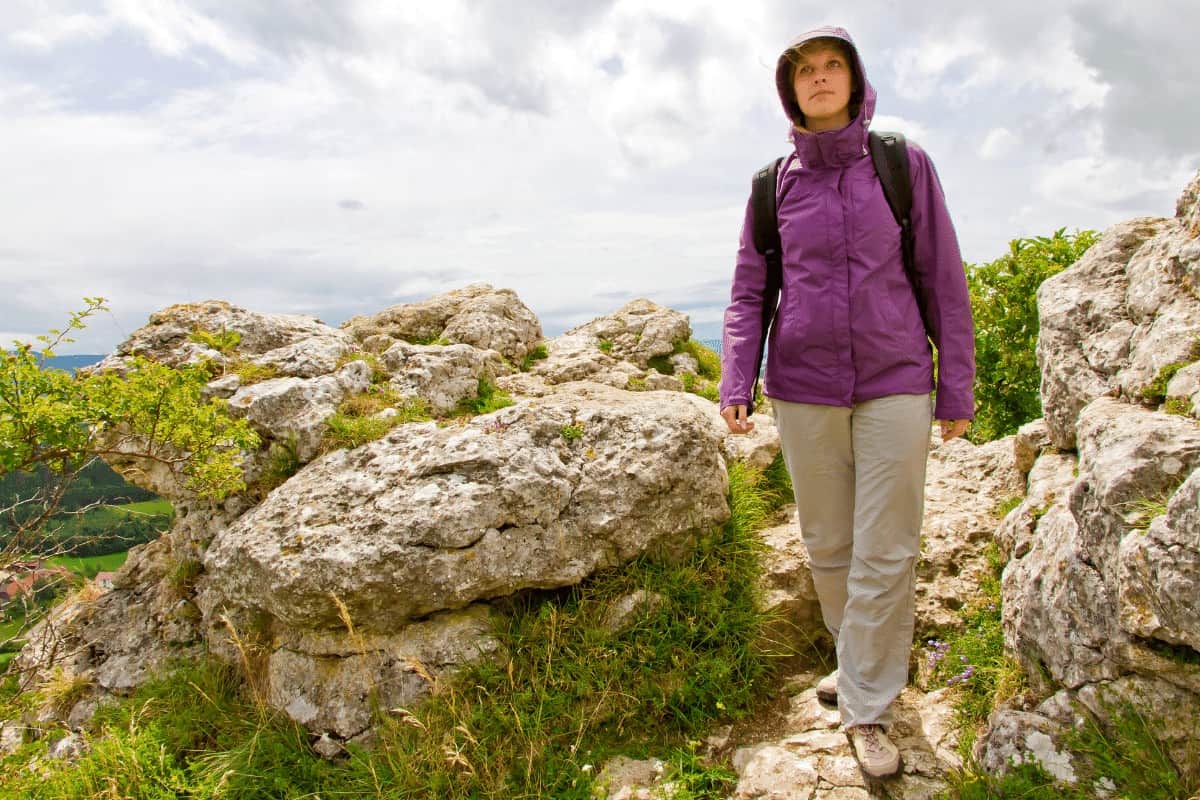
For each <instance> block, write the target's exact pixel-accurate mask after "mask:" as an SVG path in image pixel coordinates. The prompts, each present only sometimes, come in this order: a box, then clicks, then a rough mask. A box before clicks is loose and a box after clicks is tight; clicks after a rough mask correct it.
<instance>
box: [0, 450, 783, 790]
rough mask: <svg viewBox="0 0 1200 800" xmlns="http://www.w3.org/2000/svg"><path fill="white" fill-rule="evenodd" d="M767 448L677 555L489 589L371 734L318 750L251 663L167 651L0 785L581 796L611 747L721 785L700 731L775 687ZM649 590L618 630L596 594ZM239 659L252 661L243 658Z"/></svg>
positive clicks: (24, 754) (28, 750)
mask: <svg viewBox="0 0 1200 800" xmlns="http://www.w3.org/2000/svg"><path fill="white" fill-rule="evenodd" d="M785 479H786V473H784V472H783V471H782V467H781V466H780V465H779V464H776V465H773V466H772V467H771V468H770V469H768V470H766V471H765V472H761V471H758V470H755V469H753V468H751V467H748V466H746V465H744V464H740V463H733V464H731V465H730V468H729V481H730V498H729V499H730V504H731V508H732V510H733V516H732V518H731V519H730V520H729V522H728V523H727V524H725V525H724V526H722V527H721V528H720V529H719V530H714V531H710V532H708V533H707V534H706V535H704V536H702V537H701V540H700V541H699V543H698V544H697V546H696V548H695V549H694V551H693V552H692V553H691V554H690V555H688V556H687V557H685V558H682V559H681V560H678V561H666V560H659V559H656V558H654V557H651V556H648V555H647V556H642V557H639V558H637V559H634V560H633V561H631V562H629V563H627V564H625V565H623V566H621V567H618V568H614V569H610V570H606V571H604V572H601V573H599V574H597V575H595V576H593V577H592V578H590V579H589V580H587V581H585V582H584V583H582V584H580V585H578V586H574V587H570V588H565V589H560V590H554V591H528V592H523V593H520V594H518V595H515V596H512V597H510V598H507V599H506V600H503V601H500V602H498V603H497V604H496V608H497V612H498V613H497V615H496V620H497V622H496V627H495V631H494V634H495V636H496V637H497V638H498V640H499V642H500V644H501V648H500V650H499V651H498V652H499V653H500V654H501V655H499V656H498V657H496V658H494V659H491V660H487V661H484V662H481V663H479V664H477V665H475V666H472V667H469V668H466V669H464V670H463V671H462V672H461V673H459V675H458V676H457V677H456V678H454V679H452V680H447V681H445V682H442V681H439V682H437V683H435V685H434V687H433V688H434V694H433V696H432V697H431V698H430V699H429V700H428V701H427V702H425V703H424V704H422V705H420V706H417V707H414V708H412V709H392V710H389V709H381V710H380V714H381V716H380V719H379V723H378V741H377V744H376V745H375V747H374V749H373V750H371V751H365V750H361V749H358V748H356V747H354V746H350V748H349V753H348V757H347V758H346V759H345V760H343V761H340V762H336V763H331V762H327V761H324V760H323V759H321V758H319V757H317V756H315V755H314V754H313V753H312V751H311V749H310V746H309V744H308V738H309V737H308V734H307V732H305V731H304V730H303V729H301V728H300V727H299V726H297V725H295V724H294V723H292V722H290V721H289V720H288V719H287V718H286V717H284V716H283V715H282V714H279V713H277V712H274V711H272V710H271V709H269V708H267V707H266V706H265V704H264V703H263V702H262V701H261V693H260V692H261V690H259V691H256V686H257V684H256V683H255V682H254V681H249V680H246V678H247V673H246V672H244V671H238V670H235V669H233V668H230V667H228V666H224V665H221V664H218V663H215V662H202V663H190V664H182V665H179V666H177V667H176V668H174V669H172V670H171V671H169V672H168V673H166V674H164V675H163V676H161V677H158V678H156V679H154V680H152V681H150V682H149V683H147V684H144V685H143V686H142V687H140V688H139V689H138V690H137V691H136V692H135V693H134V694H133V695H132V696H131V697H129V698H126V699H123V700H121V701H120V702H119V703H118V704H117V705H115V706H113V707H110V708H105V709H102V710H101V711H100V712H98V713H97V715H96V717H95V719H94V720H93V723H92V730H91V731H90V733H89V741H90V743H91V748H90V751H89V752H88V753H87V754H86V755H85V756H83V757H82V758H80V759H79V761H78V762H76V763H75V764H61V763H54V764H45V762H44V761H42V762H40V764H45V769H46V770H47V773H46V774H45V775H42V774H41V770H42V766H41V765H40V764H39V763H38V762H34V767H33V768H31V767H30V766H29V765H30V763H31V759H35V758H40V757H41V754H43V753H44V752H45V748H46V741H45V740H42V741H39V742H34V743H29V744H26V745H25V746H23V747H22V748H21V749H20V750H19V751H18V752H17V753H16V754H14V755H13V756H11V757H9V758H7V759H5V760H3V761H0V798H5V799H7V798H14V799H15V798H21V799H22V800H25V799H26V798H29V800H39V798H56V799H57V798H84V797H98V798H126V797H129V798H134V797H136V798H154V799H155V800H157V798H164V799H165V798H168V797H208V798H217V797H222V798H225V797H228V798H234V797H237V798H243V797H245V798H301V797H304V798H315V797H327V798H336V797H355V798H432V797H437V798H439V799H440V798H446V799H447V800H455V799H462V800H465V799H466V798H472V799H473V800H500V799H501V798H504V799H505V800H508V798H524V799H525V800H537V799H540V798H545V799H546V800H550V799H551V798H553V799H554V800H591V798H592V797H593V795H592V790H593V784H594V780H595V779H594V776H595V773H596V771H597V770H598V769H599V767H600V765H601V764H602V763H603V761H604V760H605V759H607V758H608V757H611V756H613V755H616V754H625V755H629V756H632V757H635V758H639V757H645V756H646V755H648V754H650V753H651V752H654V753H657V754H663V753H667V758H666V760H667V762H668V768H667V772H666V775H665V777H666V779H668V780H672V781H674V782H675V783H676V784H677V786H678V787H679V792H680V793H679V794H677V795H675V797H676V798H679V800H717V798H722V797H725V796H727V795H728V792H729V790H730V789H731V787H732V785H733V781H734V775H733V773H732V771H731V770H729V769H728V768H727V767H725V766H722V765H717V764H710V763H707V762H706V761H705V760H704V759H703V758H701V757H700V756H699V755H698V754H697V752H696V747H697V744H698V743H697V739H698V738H699V737H700V736H701V735H702V734H703V733H704V732H705V731H706V730H707V729H708V728H709V727H711V725H712V724H713V723H714V722H716V721H718V720H722V721H723V720H730V719H737V718H740V717H744V716H746V715H747V714H749V713H751V712H752V711H753V710H754V709H755V708H756V707H757V705H758V704H759V703H761V702H762V701H763V700H764V699H766V697H767V696H768V695H769V694H770V693H771V691H773V687H774V684H775V681H774V680H773V675H774V673H773V669H774V665H775V664H777V663H778V659H777V656H778V655H780V654H779V653H777V652H776V651H775V650H774V649H773V646H772V645H771V644H770V643H768V642H766V641H765V639H764V636H763V633H764V631H765V630H766V629H767V626H768V625H769V623H770V621H771V620H769V619H768V618H767V617H766V616H765V615H764V614H763V613H762V612H761V611H760V610H759V606H758V599H759V598H758V588H757V587H758V576H759V570H760V567H759V558H760V555H761V550H762V544H761V542H760V541H759V540H758V538H757V536H756V535H755V533H756V531H757V529H758V528H759V527H761V526H762V525H763V524H764V523H765V522H766V520H767V519H768V518H769V516H770V514H771V512H772V511H773V510H774V508H776V507H778V505H779V504H780V503H782V502H783V501H784V500H785V499H786V497H787V496H788V494H789V492H790V489H788V490H785V488H784V485H783V482H784V481H785ZM645 588H649V589H652V590H653V591H654V592H656V593H658V594H660V595H661V596H663V597H664V598H665V602H663V603H662V604H661V605H659V606H657V607H655V608H653V609H647V610H646V611H645V612H644V613H643V616H642V617H640V618H639V619H637V620H636V621H635V622H634V623H633V624H632V625H630V626H627V627H625V628H623V629H622V630H621V631H618V632H612V631H610V630H607V629H606V628H605V626H604V625H603V619H604V617H605V614H606V612H607V610H608V609H609V608H610V607H611V606H612V604H613V603H614V602H615V601H616V600H618V599H619V598H621V597H624V596H626V595H628V594H629V593H631V592H633V591H636V590H638V589H645ZM246 662H247V665H249V664H252V663H253V659H252V658H247V660H246Z"/></svg>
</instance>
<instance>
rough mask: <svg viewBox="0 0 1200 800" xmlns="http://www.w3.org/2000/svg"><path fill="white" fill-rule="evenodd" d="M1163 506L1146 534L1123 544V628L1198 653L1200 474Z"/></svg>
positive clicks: (1137, 534)
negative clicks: (1163, 509) (1163, 511)
mask: <svg viewBox="0 0 1200 800" xmlns="http://www.w3.org/2000/svg"><path fill="white" fill-rule="evenodd" d="M1163 505H1165V506H1166V511H1165V513H1163V514H1161V516H1158V517H1156V518H1155V519H1153V520H1152V521H1150V523H1149V525H1148V526H1147V528H1146V530H1145V531H1144V532H1140V531H1135V532H1131V533H1129V534H1127V535H1126V536H1125V537H1124V538H1123V539H1122V540H1121V544H1120V553H1119V565H1120V568H1119V572H1118V574H1117V583H1118V599H1119V601H1120V614H1121V627H1122V628H1124V629H1125V630H1126V631H1128V632H1129V633H1131V634H1133V635H1135V636H1141V637H1144V638H1146V639H1159V640H1161V641H1165V642H1168V643H1170V644H1174V645H1185V646H1187V647H1190V648H1192V649H1193V650H1195V651H1196V652H1197V653H1200V606H1198V605H1197V603H1196V598H1200V470H1194V471H1193V472H1192V473H1191V476H1190V477H1189V478H1188V479H1187V481H1185V482H1184V484H1183V485H1182V486H1180V487H1179V489H1178V490H1176V491H1175V493H1174V495H1173V496H1172V497H1171V500H1170V504H1169V505H1167V504H1166V503H1164V504H1163ZM1146 513H1156V512H1154V511H1150V512H1146Z"/></svg>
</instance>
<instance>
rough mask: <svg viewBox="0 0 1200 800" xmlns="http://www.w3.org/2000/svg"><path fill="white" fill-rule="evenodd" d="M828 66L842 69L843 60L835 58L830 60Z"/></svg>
mask: <svg viewBox="0 0 1200 800" xmlns="http://www.w3.org/2000/svg"><path fill="white" fill-rule="evenodd" d="M826 66H828V67H829V68H830V69H841V67H842V62H841V61H839V60H837V59H836V58H835V59H833V60H832V61H830V62H829V63H828V64H827V65H826Z"/></svg>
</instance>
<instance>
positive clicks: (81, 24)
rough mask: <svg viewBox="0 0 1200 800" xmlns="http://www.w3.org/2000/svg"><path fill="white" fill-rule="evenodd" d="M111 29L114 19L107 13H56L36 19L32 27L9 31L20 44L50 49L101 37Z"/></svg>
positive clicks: (16, 42) (31, 48)
mask: <svg viewBox="0 0 1200 800" xmlns="http://www.w3.org/2000/svg"><path fill="white" fill-rule="evenodd" d="M111 29H112V25H111V23H110V22H109V21H108V20H107V19H105V18H104V17H98V16H95V15H92V14H54V15H47V16H44V17H40V18H38V19H35V20H34V21H33V23H32V24H31V25H30V26H29V27H25V28H21V29H20V30H16V31H13V32H12V33H10V34H9V35H8V39H9V41H10V42H12V43H13V44H15V45H17V46H18V47H21V48H27V49H30V50H36V51H49V50H53V49H55V48H56V47H59V46H60V45H63V44H66V43H69V42H74V41H77V40H80V39H93V40H94V39H99V38H100V37H102V36H104V35H105V34H107V33H108V32H109V31H110V30H111Z"/></svg>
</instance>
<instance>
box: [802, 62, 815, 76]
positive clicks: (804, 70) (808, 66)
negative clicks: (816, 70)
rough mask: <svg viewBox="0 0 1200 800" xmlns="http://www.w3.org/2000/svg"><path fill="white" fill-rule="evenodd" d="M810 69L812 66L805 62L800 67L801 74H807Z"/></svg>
mask: <svg viewBox="0 0 1200 800" xmlns="http://www.w3.org/2000/svg"><path fill="white" fill-rule="evenodd" d="M812 71H813V68H812V65H811V64H805V65H804V66H802V67H801V68H800V74H801V75H809V74H811V73H812Z"/></svg>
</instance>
